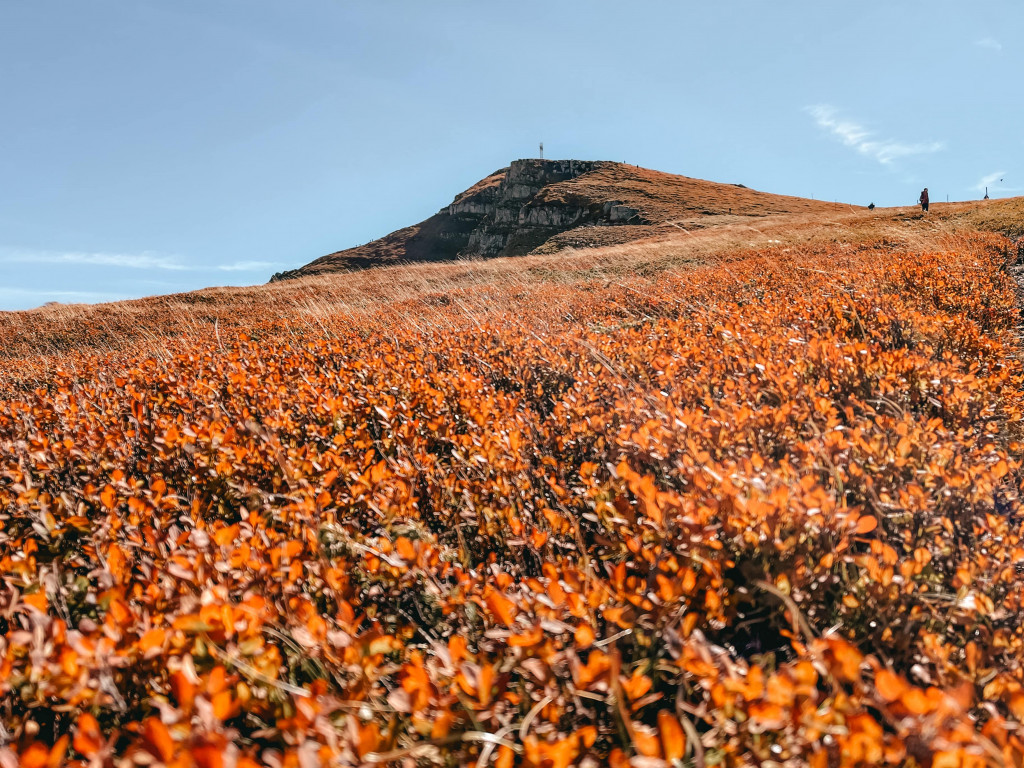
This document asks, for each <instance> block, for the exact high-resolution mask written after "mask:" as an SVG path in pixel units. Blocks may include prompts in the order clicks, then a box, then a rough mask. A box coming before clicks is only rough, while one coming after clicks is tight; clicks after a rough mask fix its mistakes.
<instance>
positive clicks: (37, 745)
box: [18, 741, 50, 768]
mask: <svg viewBox="0 0 1024 768" xmlns="http://www.w3.org/2000/svg"><path fill="white" fill-rule="evenodd" d="M49 760H50V750H49V749H48V748H47V746H46V745H45V744H43V743H42V742H41V741H34V742H32V743H31V744H30V745H29V746H28V749H26V750H25V751H24V752H22V753H21V756H20V757H19V759H18V765H19V766H20V768H46V764H47V763H48V762H49Z"/></svg>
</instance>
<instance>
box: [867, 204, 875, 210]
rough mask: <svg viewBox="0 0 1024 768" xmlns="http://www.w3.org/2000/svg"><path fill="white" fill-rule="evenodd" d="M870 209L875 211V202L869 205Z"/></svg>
mask: <svg viewBox="0 0 1024 768" xmlns="http://www.w3.org/2000/svg"><path fill="white" fill-rule="evenodd" d="M868 210H869V211H873V210H875V204H874V203H871V205H869V206H868Z"/></svg>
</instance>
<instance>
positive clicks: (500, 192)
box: [272, 160, 834, 281]
mask: <svg viewBox="0 0 1024 768" xmlns="http://www.w3.org/2000/svg"><path fill="white" fill-rule="evenodd" d="M824 207H829V208H831V207H834V206H832V205H831V204H827V203H820V202H816V201H810V200H803V199H801V198H793V197H784V196H781V195H771V194H767V193H764V192H756V191H754V190H750V189H747V188H746V187H742V186H741V185H728V184H716V183H714V182H708V181H701V180H699V179H690V178H687V177H685V176H674V175H671V174H666V173H659V172H657V171H650V170H647V169H644V168H637V167H635V166H628V165H623V164H621V163H610V162H601V161H586V160H515V161H513V162H512V164H511V165H510V166H509V167H508V168H502V169H501V170H499V171H496V172H495V173H492V174H491V175H490V176H488V177H487V178H485V179H483V180H482V181H480V182H478V183H477V184H475V185H474V186H472V187H471V188H470V189H468V190H466V191H465V192H463V193H462V194H460V195H459V196H457V197H456V198H455V200H453V201H452V202H451V204H449V205H447V206H445V207H444V208H442V209H441V210H440V211H438V213H437V214H435V215H434V216H431V217H430V218H429V219H427V220H426V221H423V222H421V223H419V224H417V225H415V226H412V227H406V228H405V229H400V230H398V231H397V232H392V233H391V234H390V235H387V236H385V237H382V238H381V239H379V240H374V241H373V242H372V243H368V244H366V245H363V246H359V247H357V248H350V249H348V250H344V251H338V252H336V253H332V254H329V255H327V256H324V257H322V258H320V259H317V260H316V261H313V262H311V263H310V264H307V265H306V266H304V267H300V268H299V269H295V270H291V271H288V272H279V273H278V274H276V275H274V277H273V278H272V281H273V280H283V279H288V278H294V277H302V276H305V275H312V274H318V273H322V272H334V271H339V270H346V269H358V268H364V267H371V266H379V265H384V264H393V263H399V262H403V261H446V260H451V259H457V258H491V257H497V256H519V255H523V254H526V253H530V252H531V251H533V250H536V249H538V248H541V247H542V246H543V247H544V250H547V251H550V250H551V249H552V248H553V247H554V246H555V245H557V244H560V243H563V242H568V243H573V244H574V245H573V246H572V247H586V245H587V244H593V245H597V244H603V243H606V242H622V241H623V237H620V236H618V234H622V233H628V239H636V238H638V237H644V236H648V235H650V234H653V231H654V229H655V227H656V226H658V225H666V224H669V223H677V224H678V223H680V222H683V223H685V224H686V225H687V226H705V225H707V224H706V222H707V221H709V220H710V219H709V217H714V216H719V217H733V218H735V217H737V216H764V215H768V214H772V213H786V212H795V211H798V210H806V209H809V208H824ZM734 209H735V212H734ZM695 217H697V218H701V219H702V221H701V222H700V223H697V224H694V221H695ZM609 227H613V228H621V230H618V233H617V234H616V235H612V233H611V232H610V231H609V230H608V229H606V228H609ZM565 233H572V235H571V236H570V237H568V238H567V237H564V236H563V235H565ZM606 235H612V236H610V237H609V236H606Z"/></svg>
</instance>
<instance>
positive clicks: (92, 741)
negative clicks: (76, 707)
mask: <svg viewBox="0 0 1024 768" xmlns="http://www.w3.org/2000/svg"><path fill="white" fill-rule="evenodd" d="M73 746H74V748H75V751H76V752H78V753H79V754H80V755H83V756H84V757H92V756H93V755H95V754H96V753H97V752H99V751H100V747H102V746H103V737H102V735H100V724H99V723H98V722H97V721H96V718H95V717H93V716H92V715H90V714H89V713H88V712H83V713H82V714H81V715H79V716H78V723H77V724H76V725H75V740H74V742H73Z"/></svg>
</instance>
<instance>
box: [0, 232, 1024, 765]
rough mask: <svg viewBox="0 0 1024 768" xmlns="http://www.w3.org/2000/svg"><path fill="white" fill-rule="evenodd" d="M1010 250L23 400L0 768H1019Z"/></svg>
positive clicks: (172, 368) (145, 371)
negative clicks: (716, 767) (381, 767)
mask: <svg viewBox="0 0 1024 768" xmlns="http://www.w3.org/2000/svg"><path fill="white" fill-rule="evenodd" d="M996 245H997V243H996V241H995V239H981V238H979V239H975V240H965V241H964V242H963V243H962V244H961V245H960V247H959V249H958V250H957V251H956V252H946V253H932V254H923V255H920V254H916V255H912V254H906V253H892V252H890V251H888V250H878V251H865V252H860V253H857V254H854V255H851V256H847V255H846V253H845V252H844V253H843V258H842V259H838V258H837V256H838V255H839V251H838V250H826V251H819V252H813V253H799V254H795V253H789V254H786V253H784V252H779V251H776V252H774V253H771V254H766V255H758V254H752V255H748V256H747V257H746V258H744V259H741V260H737V261H734V262H732V263H729V264H727V265H724V266H719V267H716V268H710V269H706V270H703V271H701V272H698V273H693V274H689V275H686V276H683V277H672V278H670V277H667V276H663V277H662V278H661V279H660V280H659V281H657V282H651V281H643V282H641V281H639V280H637V281H625V282H623V283H622V284H620V285H604V286H602V285H600V284H594V285H588V286H583V287H576V288H565V287H551V288H549V289H544V290H541V289H537V290H535V291H533V292H532V293H531V294H530V295H528V296H526V297H524V298H525V300H526V303H525V304H524V306H523V309H522V312H521V313H520V314H518V315H515V316H513V315H510V314H509V315H502V314H498V313H495V312H492V313H490V314H486V313H482V314H473V315H472V318H471V319H467V316H466V315H465V314H462V313H461V310H460V307H459V303H458V302H455V303H453V304H452V306H450V307H448V308H447V309H440V310H438V309H437V308H436V307H435V309H434V311H435V312H439V313H440V314H441V316H445V317H447V318H448V319H449V320H450V322H449V323H447V324H443V323H433V324H431V325H429V326H424V327H421V328H412V327H407V328H395V327H389V328H387V329H386V330H382V331H380V332H375V331H373V330H372V329H371V328H363V329H359V328H356V329H352V328H348V329H346V328H344V327H339V328H335V329H333V331H332V334H333V335H332V337H331V338H321V339H316V340H306V341H295V340H292V338H291V337H290V336H289V334H288V332H287V328H286V327H285V326H286V324H281V323H279V324H272V325H273V327H269V326H268V325H267V324H264V323H263V320H262V319H261V318H258V317H254V318H253V319H252V326H253V327H254V328H255V327H259V328H261V332H262V338H261V339H260V340H259V341H255V340H251V339H248V338H245V337H244V336H243V337H239V338H231V339H227V340H225V339H223V338H218V339H214V338H211V339H208V340H207V342H206V343H205V344H198V345H196V346H195V347H194V348H193V349H190V350H188V351H185V352H182V353H181V354H178V355H177V356H174V357H172V358H163V359H158V358H146V357H139V358H138V359H122V358H117V359H114V360H108V359H104V358H102V357H100V356H98V355H90V354H83V355H79V356H76V357H75V358H74V366H73V368H72V367H70V366H69V367H68V368H67V369H66V370H62V371H57V372H46V371H44V370H42V369H41V370H40V372H38V373H36V374H33V376H35V377H36V379H35V380H36V381H37V382H38V384H37V387H36V388H35V389H34V391H31V392H26V393H25V394H24V395H23V396H19V397H17V398H15V399H11V400H10V401H8V402H5V403H3V404H2V405H0V579H2V592H0V630H2V639H0V723H2V725H0V740H2V741H4V742H6V744H7V747H6V749H5V750H4V751H0V764H2V765H4V766H7V765H9V764H10V765H13V764H14V763H15V762H16V761H17V760H18V759H20V761H21V764H22V765H30V766H49V765H59V764H62V763H65V762H70V763H71V764H75V765H81V766H86V765H89V766H101V765H109V764H114V763H119V764H120V762H121V761H126V762H127V763H133V762H134V763H140V764H150V763H161V764H166V765H173V766H190V765H196V766H203V767H204V768H206V767H207V766H231V765H235V766H252V765H256V764H266V765H273V766H309V765H317V764H321V763H324V764H336V765H358V764H380V763H386V762H395V763H403V762H404V763H405V764H409V765H412V764H414V763H417V762H419V763H423V764H433V763H437V764H477V765H485V764H488V763H493V764H495V765H500V766H512V765H522V766H529V767H530V768H559V767H560V766H569V765H577V764H578V765H599V764H611V765H615V766H620V765H621V766H625V765H633V766H652V767H653V766H662V765H671V764H684V763H686V761H692V762H693V763H694V764H697V765H701V764H704V765H711V764H716V763H717V764H727V765H740V764H755V763H756V764H766V761H772V762H774V763H775V764H783V763H786V764H810V765H814V766H822V768H824V766H836V765H842V766H854V765H869V764H872V765H873V764H879V763H891V764H907V763H916V764H918V765H932V766H935V768H941V767H942V766H953V765H982V764H988V763H998V762H1002V761H1005V762H1008V763H1014V764H1019V763H1020V761H1021V759H1022V757H1024V743H1022V741H1021V734H1020V723H1021V721H1022V719H1024V687H1022V686H1024V666H1022V661H1024V629H1022V626H1024V623H1022V621H1021V619H1022V615H1021V613H1022V599H1024V581H1022V578H1021V576H1020V575H1019V574H1018V568H1019V563H1020V562H1021V561H1022V559H1024V544H1022V541H1021V534H1022V529H1021V525H1022V522H1024V505H1022V503H1021V499H1020V492H1021V483H1022V474H1021V446H1020V445H1019V444H1018V443H1017V442H1016V441H1017V440H1019V439H1020V437H1021V436H1020V434H1019V431H1020V423H1021V418H1022V408H1024V395H1022V383H1024V380H1022V373H1021V366H1020V364H1019V362H1017V360H1018V358H1017V357H1016V355H1018V354H1019V352H1020V350H1019V349H1018V348H1017V347H1016V346H1014V344H1015V342H1014V341H1013V336H1012V330H1013V328H1014V326H1015V324H1016V323H1017V322H1018V321H1019V313H1018V311H1017V309H1016V307H1015V304H1014V295H1013V291H1012V287H1011V284H1010V282H1009V279H1008V277H1007V276H1006V275H1005V273H1004V272H1003V271H1002V269H1001V267H1002V266H1003V262H1002V257H1001V256H999V251H998V249H997V248H996V247H995V246H996ZM566 290H572V291H575V293H574V295H573V297H572V298H573V300H574V303H575V309H574V310H573V311H572V313H571V314H570V315H566V316H564V317H556V316H552V315H551V313H547V312H545V311H544V309H543V306H544V302H545V298H546V295H547V294H546V293H545V291H550V295H551V296H554V295H555V294H556V292H563V293H564V291H566ZM563 298H564V296H563ZM445 313H447V314H445ZM240 324H241V325H244V319H243V320H242V321H240ZM274 328H276V330H274ZM282 329H283V330H282ZM22 380H24V379H22ZM16 756H17V757H16Z"/></svg>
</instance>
